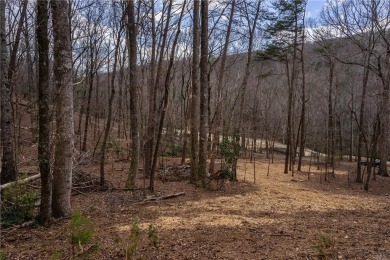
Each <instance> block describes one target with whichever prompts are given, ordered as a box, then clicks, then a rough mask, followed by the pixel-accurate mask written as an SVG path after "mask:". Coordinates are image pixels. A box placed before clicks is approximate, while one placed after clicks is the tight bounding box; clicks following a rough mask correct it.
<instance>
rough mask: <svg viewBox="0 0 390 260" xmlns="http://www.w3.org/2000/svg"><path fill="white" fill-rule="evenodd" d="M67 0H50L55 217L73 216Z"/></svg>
mask: <svg viewBox="0 0 390 260" xmlns="http://www.w3.org/2000/svg"><path fill="white" fill-rule="evenodd" d="M68 9H69V2H68V1H67V0H57V1H51V11H52V15H53V33H54V84H55V89H56V99H55V102H56V139H55V154H54V169H53V177H54V178H53V202H52V210H53V216H54V217H69V216H70V215H71V213H72V212H71V203H70V196H71V188H72V169H73V157H74V155H73V149H74V126H73V85H72V51H71V40H70V21H69V16H68Z"/></svg>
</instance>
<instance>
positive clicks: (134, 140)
mask: <svg viewBox="0 0 390 260" xmlns="http://www.w3.org/2000/svg"><path fill="white" fill-rule="evenodd" d="M127 12H128V34H129V35H128V41H129V44H128V45H129V70H130V71H129V72H130V73H129V74H130V76H129V85H130V87H129V90H130V93H129V94H130V128H131V161H130V169H129V174H128V176H127V181H126V187H127V188H132V187H134V186H135V181H136V178H137V173H138V158H139V130H138V86H137V82H138V80H137V24H136V21H135V10H134V0H130V1H129V2H128V9H127Z"/></svg>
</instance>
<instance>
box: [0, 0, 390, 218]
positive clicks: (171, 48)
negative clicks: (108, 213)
mask: <svg viewBox="0 0 390 260" xmlns="http://www.w3.org/2000/svg"><path fill="white" fill-rule="evenodd" d="M306 5H307V1H306V0H275V1H252V0H215V1H208V0H205V1H198V0H180V1H179V0H177V1H176V0H169V1H160V0H153V1H149V0H145V1H144V0H138V1H135V0H126V1H108V0H98V1H92V0H70V1H69V0H57V1H54V0H37V1H28V0H19V1H7V0H6V1H1V3H0V7H1V8H0V13H1V16H0V17H1V19H0V20H1V28H0V32H1V35H0V37H1V45H0V49H1V52H0V53H1V59H0V61H1V67H0V71H1V147H2V155H1V158H2V168H1V184H2V185H4V184H6V183H10V182H15V181H17V180H21V179H23V178H25V177H28V176H30V175H36V174H40V177H39V179H40V182H39V191H40V195H39V198H40V203H39V206H40V209H39V213H37V214H36V215H38V220H39V222H40V223H42V224H44V225H48V224H49V223H51V221H52V218H53V217H54V218H63V217H65V218H68V217H70V216H72V212H73V211H74V209H73V208H72V201H71V196H72V178H73V187H74V185H75V182H74V178H79V175H78V174H79V173H80V171H81V169H83V165H84V164H85V163H87V162H93V164H94V165H95V166H97V165H98V167H97V168H95V169H94V171H93V173H92V175H93V176H94V177H97V178H98V181H95V182H94V183H93V185H95V184H96V185H97V186H99V185H100V186H101V189H102V190H107V189H110V188H112V183H110V181H107V178H108V177H107V176H111V174H112V172H113V171H114V169H113V166H112V165H113V160H114V161H115V160H124V161H126V169H122V171H124V172H125V174H126V178H122V179H121V181H122V183H120V184H118V186H117V187H115V188H120V189H126V190H138V189H142V190H143V200H144V199H145V198H146V196H147V194H154V193H155V192H156V186H155V185H156V182H157V183H158V181H160V180H156V178H157V177H158V176H157V175H158V172H159V170H160V169H159V165H161V164H162V163H161V161H162V160H163V158H166V157H167V156H169V157H176V158H180V159H179V161H180V164H182V165H185V164H188V165H189V166H188V167H189V168H188V176H187V177H186V179H187V180H188V181H189V182H190V183H191V184H192V185H194V186H196V187H201V188H207V187H208V185H209V182H210V178H211V179H212V178H213V176H217V177H215V178H217V179H218V180H219V179H220V178H222V179H230V180H231V181H237V180H238V177H237V165H238V161H239V160H241V159H244V158H251V160H252V159H253V158H255V157H256V156H258V155H259V153H264V154H265V157H266V158H267V159H269V163H270V161H271V160H272V161H273V159H274V156H276V157H277V156H283V163H284V167H283V171H282V172H280V174H282V173H284V174H290V175H292V176H294V175H295V174H302V172H304V170H303V168H302V167H303V165H304V161H305V160H306V163H308V161H310V165H311V163H312V162H313V163H314V162H316V163H317V164H318V169H320V166H319V165H320V164H321V165H323V166H321V167H323V172H322V168H321V174H322V173H324V178H325V181H329V180H330V179H331V178H334V177H336V178H337V176H336V170H335V168H337V167H338V166H340V163H341V162H347V161H348V162H350V163H351V164H349V165H351V166H350V167H351V171H352V172H349V173H348V181H350V178H351V181H353V182H356V183H357V185H358V186H359V187H362V189H364V190H365V191H369V190H370V188H371V185H372V184H371V182H372V180H373V179H375V178H376V177H377V175H380V176H382V177H388V176H389V173H388V167H387V161H388V160H389V157H390V138H389V127H390V118H389V117H390V101H389V91H390V3H389V1H387V0H378V1H371V0H345V1H337V0H330V1H328V2H327V4H326V5H325V6H324V9H323V10H322V12H321V16H320V17H318V18H316V19H308V18H307V15H306V14H307V10H306ZM221 162H222V163H221ZM279 163H280V162H279ZM268 170H269V168H268ZM26 172H27V173H28V172H29V173H31V174H27V175H28V176H26ZM220 174H222V175H220ZM350 174H351V175H350ZM75 176H76V177H75ZM210 176H212V177H210ZM220 176H223V177H220ZM308 176H310V173H309V175H308ZM141 180H142V181H141ZM7 186H9V185H7ZM374 186H375V185H374ZM387 189H390V187H387ZM4 190H5V189H4ZM8 203H9V201H8ZM3 204H4V207H5V206H7V205H8V204H7V202H6V201H4V202H2V205H3ZM11 204H12V203H11ZM34 214H35V213H34Z"/></svg>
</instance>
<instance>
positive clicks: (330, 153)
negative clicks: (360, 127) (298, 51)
mask: <svg viewBox="0 0 390 260" xmlns="http://www.w3.org/2000/svg"><path fill="white" fill-rule="evenodd" d="M328 63H329V64H328V65H329V79H328V82H329V86H328V87H329V92H328V142H327V162H326V163H327V164H329V165H330V166H331V168H332V174H334V172H333V169H334V154H335V153H334V137H335V133H334V132H335V131H334V128H335V127H334V111H333V78H334V76H333V74H334V66H335V64H334V60H333V58H332V57H328Z"/></svg>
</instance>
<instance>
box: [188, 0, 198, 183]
mask: <svg viewBox="0 0 390 260" xmlns="http://www.w3.org/2000/svg"><path fill="white" fill-rule="evenodd" d="M199 7H200V6H199V1H198V0H195V1H194V8H193V9H194V10H193V12H194V15H193V21H192V26H193V27H192V28H193V38H192V85H191V98H190V102H191V109H190V114H191V115H190V126H191V182H193V183H196V181H197V180H198V174H199V168H198V162H199V154H198V148H199V147H198V133H199V114H198V111H199V110H198V106H199V95H198V92H199V45H200V38H199V36H200V35H199V16H200V13H199V11H200V8H199Z"/></svg>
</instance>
